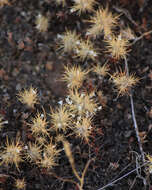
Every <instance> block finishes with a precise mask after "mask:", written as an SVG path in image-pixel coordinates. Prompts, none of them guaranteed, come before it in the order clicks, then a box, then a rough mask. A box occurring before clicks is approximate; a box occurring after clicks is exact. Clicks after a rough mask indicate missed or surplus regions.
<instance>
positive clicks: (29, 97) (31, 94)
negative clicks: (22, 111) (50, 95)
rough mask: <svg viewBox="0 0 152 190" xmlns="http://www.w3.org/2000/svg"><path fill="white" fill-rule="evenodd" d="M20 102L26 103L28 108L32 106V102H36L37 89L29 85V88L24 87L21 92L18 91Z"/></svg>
mask: <svg viewBox="0 0 152 190" xmlns="http://www.w3.org/2000/svg"><path fill="white" fill-rule="evenodd" d="M17 97H18V99H19V101H20V102H22V103H23V104H26V105H27V106H28V107H30V108H34V104H37V103H38V98H37V97H38V95H37V90H36V89H34V88H33V87H30V88H29V89H27V90H26V89H25V90H24V91H22V92H19V93H18V95H17Z"/></svg>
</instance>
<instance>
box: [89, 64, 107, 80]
mask: <svg viewBox="0 0 152 190" xmlns="http://www.w3.org/2000/svg"><path fill="white" fill-rule="evenodd" d="M92 71H93V72H94V73H96V74H97V75H100V76H103V77H105V76H106V75H107V74H108V71H109V66H108V65H107V64H104V65H103V66H101V65H99V64H97V65H96V66H94V67H93V68H92Z"/></svg>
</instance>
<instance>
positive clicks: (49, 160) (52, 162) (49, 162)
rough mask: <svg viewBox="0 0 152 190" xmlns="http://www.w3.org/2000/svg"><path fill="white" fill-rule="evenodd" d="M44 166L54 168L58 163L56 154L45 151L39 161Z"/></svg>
mask: <svg viewBox="0 0 152 190" xmlns="http://www.w3.org/2000/svg"><path fill="white" fill-rule="evenodd" d="M38 165H40V166H41V167H42V168H46V169H52V168H53V167H54V166H56V165H57V163H56V157H55V156H54V155H51V156H50V155H47V154H46V153H45V152H44V153H43V156H42V158H41V160H40V162H39V163H38Z"/></svg>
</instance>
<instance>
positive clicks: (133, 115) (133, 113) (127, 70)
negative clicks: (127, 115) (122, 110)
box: [125, 57, 145, 163]
mask: <svg viewBox="0 0 152 190" xmlns="http://www.w3.org/2000/svg"><path fill="white" fill-rule="evenodd" d="M125 68H126V73H127V75H128V76H129V68H128V62H127V58H126V57H125ZM130 103H131V112H132V118H133V123H134V128H135V132H136V137H137V140H138V145H139V149H140V153H141V158H142V162H143V163H144V161H145V155H144V151H143V147H142V143H141V139H140V136H139V130H138V125H137V121H136V116H135V108H134V101H133V97H132V91H131V90H130Z"/></svg>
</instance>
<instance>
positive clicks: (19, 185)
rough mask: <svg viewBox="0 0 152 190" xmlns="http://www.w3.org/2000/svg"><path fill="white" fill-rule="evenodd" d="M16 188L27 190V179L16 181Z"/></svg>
mask: <svg viewBox="0 0 152 190" xmlns="http://www.w3.org/2000/svg"><path fill="white" fill-rule="evenodd" d="M15 187H16V189H20V190H24V189H25V188H26V182H25V179H24V178H23V179H16V180H15Z"/></svg>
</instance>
